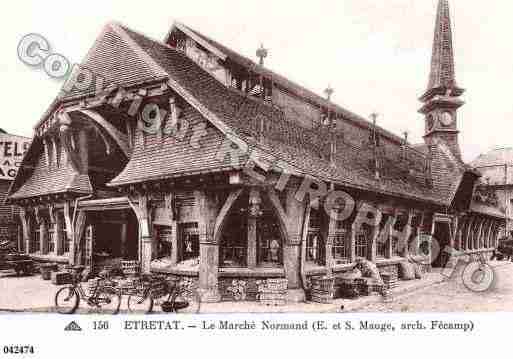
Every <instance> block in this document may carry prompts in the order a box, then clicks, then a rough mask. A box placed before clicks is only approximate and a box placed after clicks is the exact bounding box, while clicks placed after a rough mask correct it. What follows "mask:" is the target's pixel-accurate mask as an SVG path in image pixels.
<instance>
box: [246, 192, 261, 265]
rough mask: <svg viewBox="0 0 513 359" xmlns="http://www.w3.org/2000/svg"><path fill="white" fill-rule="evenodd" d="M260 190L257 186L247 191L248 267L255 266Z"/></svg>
mask: <svg viewBox="0 0 513 359" xmlns="http://www.w3.org/2000/svg"><path fill="white" fill-rule="evenodd" d="M261 202H262V200H261V198H260V192H259V191H258V189H257V188H251V190H250V192H249V211H248V228H247V230H248V253H247V264H248V268H256V266H257V218H258V215H259V213H258V212H260V205H261Z"/></svg>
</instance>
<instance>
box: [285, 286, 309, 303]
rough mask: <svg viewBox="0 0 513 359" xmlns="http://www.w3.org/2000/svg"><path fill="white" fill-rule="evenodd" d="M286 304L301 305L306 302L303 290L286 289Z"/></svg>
mask: <svg viewBox="0 0 513 359" xmlns="http://www.w3.org/2000/svg"><path fill="white" fill-rule="evenodd" d="M286 300H287V302H289V303H302V302H304V301H306V296H305V291H304V290H303V289H287V297H286Z"/></svg>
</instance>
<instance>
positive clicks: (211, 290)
mask: <svg viewBox="0 0 513 359" xmlns="http://www.w3.org/2000/svg"><path fill="white" fill-rule="evenodd" d="M194 197H195V198H196V205H197V206H198V210H199V216H198V230H199V241H200V272H199V290H200V294H201V300H202V301H203V302H219V301H220V300H221V297H220V295H219V287H218V275H219V273H218V272H219V243H218V242H217V241H216V236H215V227H216V218H217V204H216V203H215V200H214V196H213V195H212V194H211V193H209V192H207V191H206V190H196V191H194Z"/></svg>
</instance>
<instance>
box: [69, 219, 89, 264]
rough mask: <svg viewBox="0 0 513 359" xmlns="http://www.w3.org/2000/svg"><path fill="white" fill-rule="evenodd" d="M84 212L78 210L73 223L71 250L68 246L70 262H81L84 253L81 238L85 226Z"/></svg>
mask: <svg viewBox="0 0 513 359" xmlns="http://www.w3.org/2000/svg"><path fill="white" fill-rule="evenodd" d="M86 219H87V216H86V213H85V212H84V211H80V212H78V215H77V218H76V220H75V223H74V225H73V228H74V230H73V237H72V246H71V247H72V248H73V252H72V251H71V248H70V256H72V263H71V264H81V263H82V260H83V259H84V258H83V253H84V250H85V248H84V243H83V242H84V241H83V240H82V238H83V237H84V231H85V227H86Z"/></svg>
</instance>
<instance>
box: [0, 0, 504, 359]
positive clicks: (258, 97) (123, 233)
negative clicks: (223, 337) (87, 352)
mask: <svg viewBox="0 0 513 359" xmlns="http://www.w3.org/2000/svg"><path fill="white" fill-rule="evenodd" d="M93 3H94V2H93ZM63 4H64V3H59V5H58V6H57V3H55V4H53V3H52V4H50V3H37V2H27V3H25V2H23V3H22V2H20V3H17V4H11V5H9V8H10V10H9V11H8V12H5V13H4V14H3V16H2V17H5V18H6V19H5V21H3V22H2V25H1V26H2V33H1V34H0V39H1V41H2V44H3V45H4V49H3V53H4V56H3V57H2V59H1V60H0V72H1V74H2V79H3V85H4V86H2V87H3V88H2V89H1V90H0V91H1V94H2V102H3V107H4V109H5V110H4V114H3V116H2V119H1V120H0V324H1V323H2V318H14V319H10V320H11V321H12V320H14V321H16V318H27V317H26V316H25V315H27V314H38V315H39V317H40V318H49V319H47V320H48V321H50V320H52V319H50V318H58V319H56V320H64V322H66V323H68V322H69V324H68V325H67V326H66V328H65V329H64V328H62V329H64V330H65V331H81V330H83V328H81V326H82V327H83V326H84V323H86V322H85V320H87V319H81V318H87V317H88V316H84V315H91V316H92V320H94V318H95V317H98V316H101V318H107V321H105V322H98V321H95V322H94V329H95V330H98V329H105V330H106V329H108V325H109V321H108V320H123V330H125V331H130V330H160V331H163V330H171V329H173V327H174V326H176V328H174V329H179V328H180V329H184V328H182V327H181V325H182V324H177V323H175V322H173V318H176V315H180V314H187V315H189V316H185V317H181V316H180V317H181V318H190V319H192V320H196V319H194V318H198V317H197V315H198V314H199V315H200V317H199V318H201V315H203V314H208V315H220V314H236V315H249V314H255V313H257V314H258V315H266V314H269V313H279V314H295V315H301V314H304V315H312V314H314V315H315V314H321V313H322V314H335V315H338V316H340V315H351V313H361V314H369V313H380V314H383V313H398V314H401V313H402V314H415V313H424V314H425V313H460V314H461V313H489V314H490V315H491V314H493V313H501V312H511V311H513V263H512V261H513V143H512V140H511V138H510V137H509V136H510V134H511V130H510V126H511V125H510V124H509V119H510V118H511V116H512V115H513V107H512V105H511V103H512V102H511V99H510V92H511V91H510V89H509V84H510V83H512V81H513V71H512V68H511V64H512V62H513V47H512V45H511V44H510V36H509V33H508V32H511V24H510V22H511V21H510V19H509V16H508V14H509V13H511V10H512V8H511V6H509V5H508V4H507V3H506V2H501V1H491V2H488V3H487V4H483V3H482V2H474V1H462V0H425V1H412V0H379V1H378V0H358V1H356V0H340V1H326V2H311V3H306V2H305V3H303V2H298V3H295V2H292V1H283V2H281V1H280V2H275V3H269V4H267V3H264V2H250V1H248V2H230V1H219V2H217V1H216V2H200V1H191V2H185V3H184V2H179V1H147V2H145V3H144V4H142V3H139V4H137V3H128V2H126V3H124V2H120V1H104V2H97V4H95V6H87V7H83V6H76V8H75V6H72V5H71V3H66V5H65V6H64V5H63ZM7 17H11V18H10V19H7ZM41 314H43V315H49V316H48V317H46V316H44V317H41V316H40V315H41ZM71 314H77V315H82V316H78V317H75V316H73V317H69V315H71ZM105 315H109V317H105ZM148 315H154V316H151V317H148ZM155 315H156V316H155ZM132 316H134V317H133V318H142V319H140V320H137V321H136V320H131V318H132ZM36 317H37V316H36ZM63 318H64V319H63ZM66 318H79V319H78V320H76V319H73V320H72V321H71V320H68V319H66ZM117 318H121V319H117ZM144 318H147V319H144ZM154 318H161V319H162V321H161V322H157V321H154V320H152V319H154ZM220 318H221V317H220ZM222 318H223V320H218V321H212V322H208V321H206V320H201V321H198V323H199V324H197V327H196V325H195V324H194V325H193V324H191V325H189V326H186V327H188V328H189V329H191V328H197V329H198V330H199V329H202V330H209V329H210V330H214V329H216V330H234V331H239V330H241V331H244V330H257V329H259V330H263V331H276V330H278V331H280V330H286V331H288V330H295V331H301V330H316V329H323V325H325V324H326V323H324V324H323V323H321V322H320V321H314V322H309V320H310V319H306V317H305V320H304V321H303V320H295V321H293V322H290V321H285V320H283V321H279V322H273V321H268V320H267V319H266V320H263V319H262V320H259V319H255V318H259V317H258V316H256V317H251V318H252V319H251V320H249V319H247V318H246V319H247V320H246V319H244V321H243V322H240V321H237V322H232V321H230V320H229V319H227V318H230V317H226V316H223V317H222ZM243 318H245V317H243ZM248 318H249V317H248ZM309 318H310V317H309ZM339 318H341V317H339ZM413 318H415V317H413ZM81 320H82V324H80V323H81V322H80V321H81ZM184 320H187V319H184ZM102 323H103V324H102ZM338 324H339V327H340V328H335V327H336V325H335V324H333V326H331V324H330V325H329V327H330V329H331V330H335V329H340V330H342V327H344V325H342V324H341V322H339V323H338ZM403 324H404V323H403ZM403 324H401V325H400V328H395V327H394V325H393V324H390V326H389V325H388V324H383V323H381V324H377V323H374V322H372V321H368V322H367V321H360V322H355V323H354V326H355V328H356V327H357V328H356V329H359V330H362V331H366V330H377V331H382V332H386V331H387V330H389V329H390V330H392V331H398V330H405V331H406V330H409V329H414V328H413V327H414V325H413V324H412V325H411V326H410V324H408V325H406V324H404V325H403ZM415 325H416V326H417V328H415V329H419V330H439V331H443V330H452V331H461V332H467V331H469V332H470V331H473V330H474V325H475V323H474V321H473V320H470V319H469V320H468V321H465V322H457V321H451V320H447V321H444V318H443V317H438V318H437V319H436V320H429V321H427V322H425V323H424V322H423V323H420V322H418V323H417V324H415ZM345 326H346V329H347V330H349V331H351V330H353V329H354V330H356V329H355V328H353V324H351V323H347V322H346V323H345ZM3 328H4V329H5V328H6V327H3ZM0 333H2V327H0ZM0 344H1V345H4V344H9V345H11V344H10V343H3V342H1V339H0ZM16 345H18V344H16ZM32 350H34V349H33V348H32ZM3 353H4V354H7V355H9V354H12V355H13V354H17V353H20V354H23V353H25V354H27V353H28V354H34V353H32V352H30V347H28V346H27V347H25V346H21V347H16V346H15V347H13V346H12V345H11V346H4V347H3ZM34 355H35V354H34ZM41 357H43V356H41Z"/></svg>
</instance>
